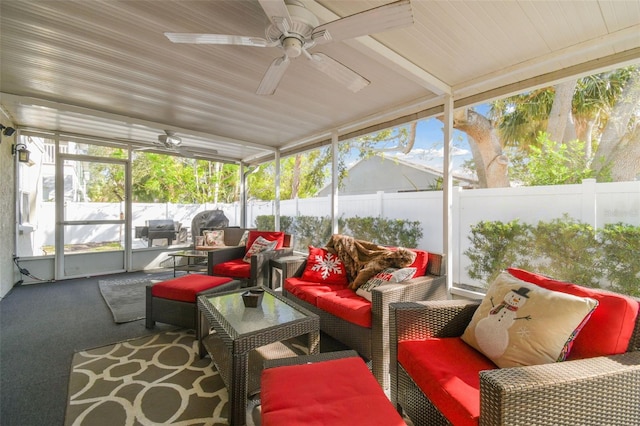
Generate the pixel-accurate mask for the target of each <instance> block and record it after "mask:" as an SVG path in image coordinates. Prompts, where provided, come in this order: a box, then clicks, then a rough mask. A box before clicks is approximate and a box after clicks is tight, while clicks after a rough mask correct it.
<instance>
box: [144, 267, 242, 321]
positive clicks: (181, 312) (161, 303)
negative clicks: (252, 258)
mask: <svg viewBox="0 0 640 426" xmlns="http://www.w3.org/2000/svg"><path fill="white" fill-rule="evenodd" d="M240 284H241V281H238V280H234V279H232V278H228V277H213V276H211V275H200V274H188V275H185V276H182V277H179V278H174V279H171V280H167V281H162V282H159V283H155V284H149V285H147V288H146V323H145V325H146V327H147V328H153V327H154V325H155V323H156V321H158V322H163V323H166V324H173V325H177V326H179V327H183V328H189V329H194V330H195V329H196V324H197V320H198V307H197V304H196V300H197V298H198V296H200V295H202V294H210V293H217V292H219V291H227V290H235V289H238V288H240Z"/></svg>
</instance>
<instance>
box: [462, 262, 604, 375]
mask: <svg viewBox="0 0 640 426" xmlns="http://www.w3.org/2000/svg"><path fill="white" fill-rule="evenodd" d="M597 305H598V302H597V301H596V300H595V299H591V298H588V297H578V296H573V295H570V294H565V293H560V292H556V291H551V290H547V289H544V288H542V287H539V286H537V285H535V284H531V283H528V282H525V281H522V280H519V279H517V278H515V277H513V276H512V275H511V274H509V273H508V272H502V273H501V274H500V275H499V276H498V277H497V278H496V280H495V281H494V282H493V283H492V284H491V286H490V287H489V289H488V290H487V294H486V296H485V297H484V299H483V300H482V303H481V304H480V306H479V307H478V309H477V310H476V312H475V314H474V315H473V318H472V320H471V322H470V323H469V325H468V326H467V328H466V330H465V332H464V334H463V335H462V340H464V341H465V342H466V343H467V344H469V345H471V346H473V347H474V348H476V349H477V350H479V351H480V352H482V353H483V354H484V355H485V356H486V357H487V358H489V359H491V360H492V361H493V362H494V363H495V364H496V365H497V366H498V367H502V368H505V367H516V366H523V365H537V364H548V363H552V362H557V361H564V360H565V359H566V357H567V355H569V351H570V350H571V343H572V342H573V340H574V339H575V337H576V336H577V335H578V332H579V331H580V329H581V328H582V326H583V325H584V324H585V323H586V321H587V320H588V319H589V317H590V316H591V313H592V312H593V310H594V309H595V308H596V306H597Z"/></svg>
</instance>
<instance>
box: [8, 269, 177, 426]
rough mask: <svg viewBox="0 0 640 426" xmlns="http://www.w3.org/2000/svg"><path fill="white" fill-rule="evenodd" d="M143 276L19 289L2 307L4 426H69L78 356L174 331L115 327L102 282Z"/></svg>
mask: <svg viewBox="0 0 640 426" xmlns="http://www.w3.org/2000/svg"><path fill="white" fill-rule="evenodd" d="M145 275H148V274H145V273H142V272H136V273H128V274H117V275H109V276H101V277H94V278H85V279H73V280H64V281H59V282H54V283H43V284H30V285H24V286H20V287H15V288H14V289H13V290H11V292H10V293H9V294H8V295H7V296H5V297H4V298H3V299H2V301H1V302H0V424H1V425H2V426H31V425H33V426H44V425H46V426H55V425H62V424H63V423H64V413H65V407H66V401H67V387H68V382H69V373H70V368H71V359H72V357H73V354H74V352H76V351H78V350H82V349H89V348H94V347H98V346H104V345H107V344H110V343H115V342H119V341H122V340H125V339H131V338H135V337H140V336H145V335H148V334H151V333H156V332H158V331H162V330H170V329H174V328H175V327H174V326H170V325H167V324H157V325H156V328H155V329H154V330H147V329H146V328H145V327H144V320H138V321H133V322H129V323H124V324H116V323H114V322H113V317H112V315H111V311H109V308H108V307H107V305H106V303H105V301H104V299H103V298H102V296H101V295H100V291H99V290H98V280H103V279H112V278H133V277H142V276H145Z"/></svg>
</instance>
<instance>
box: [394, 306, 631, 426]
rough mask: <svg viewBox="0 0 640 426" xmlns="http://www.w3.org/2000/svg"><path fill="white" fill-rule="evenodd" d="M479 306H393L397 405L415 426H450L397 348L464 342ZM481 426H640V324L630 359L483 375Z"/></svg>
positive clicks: (600, 359) (585, 361) (601, 359)
mask: <svg viewBox="0 0 640 426" xmlns="http://www.w3.org/2000/svg"><path fill="white" fill-rule="evenodd" d="M637 300H638V299H637ZM638 301H639V303H640V300H638ZM479 304H480V301H459V300H458V301H453V300H450V301H428V302H414V303H393V304H391V306H390V327H391V328H390V339H391V402H392V403H394V404H395V405H396V408H397V409H398V410H399V411H401V412H404V413H405V414H407V415H408V416H409V418H410V419H411V420H412V421H413V423H414V425H415V426H420V425H430V426H432V425H449V424H450V423H449V422H448V421H447V419H446V418H444V417H443V416H442V414H441V413H440V412H439V411H438V409H437V408H436V407H435V406H434V405H433V404H432V403H431V402H430V401H429V399H428V398H427V397H426V396H425V395H424V394H423V393H422V391H421V390H420V388H419V387H418V386H417V385H416V383H415V382H414V381H413V379H412V378H411V377H410V376H409V375H408V374H407V372H406V371H405V370H404V369H403V368H402V366H401V365H399V364H398V361H397V342H398V341H399V340H407V339H413V340H417V339H424V338H428V337H456V336H461V335H462V333H463V332H464V330H465V328H466V327H467V325H468V324H469V322H470V321H471V318H472V316H473V313H474V312H475V310H476V308H477V307H478V306H479ZM479 424H480V425H481V426H489V425H491V426H496V425H523V426H524V425H527V426H529V425H549V426H551V425H553V426H557V425H567V426H568V425H576V424H580V425H594V426H595V425H604V424H606V425H631V424H635V425H638V424H640V316H639V318H637V319H636V325H635V329H634V332H633V336H632V338H631V341H630V344H629V348H628V350H627V352H626V353H624V354H620V355H613V356H606V357H594V358H588V359H582V360H574V361H565V362H560V363H554V364H545V365H535V366H528V367H514V368H500V369H496V370H488V371H482V372H480V420H479Z"/></svg>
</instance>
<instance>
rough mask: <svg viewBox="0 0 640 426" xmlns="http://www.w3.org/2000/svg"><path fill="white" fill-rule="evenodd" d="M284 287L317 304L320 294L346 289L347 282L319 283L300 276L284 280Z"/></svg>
mask: <svg viewBox="0 0 640 426" xmlns="http://www.w3.org/2000/svg"><path fill="white" fill-rule="evenodd" d="M284 288H285V290H286V291H288V292H289V293H291V294H293V295H294V296H296V297H297V298H298V299H300V300H304V301H305V302H307V303H310V304H312V305H313V306H317V305H318V302H317V299H318V296H320V295H322V294H326V293H333V292H336V291H338V290H344V289H345V288H347V284H318V283H316V282H311V281H305V280H303V279H300V278H287V279H286V280H285V281H284Z"/></svg>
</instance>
